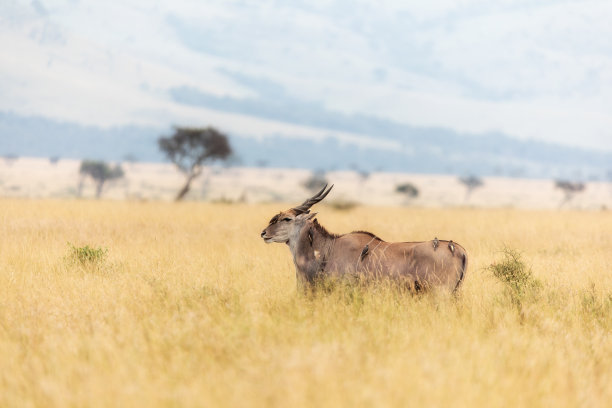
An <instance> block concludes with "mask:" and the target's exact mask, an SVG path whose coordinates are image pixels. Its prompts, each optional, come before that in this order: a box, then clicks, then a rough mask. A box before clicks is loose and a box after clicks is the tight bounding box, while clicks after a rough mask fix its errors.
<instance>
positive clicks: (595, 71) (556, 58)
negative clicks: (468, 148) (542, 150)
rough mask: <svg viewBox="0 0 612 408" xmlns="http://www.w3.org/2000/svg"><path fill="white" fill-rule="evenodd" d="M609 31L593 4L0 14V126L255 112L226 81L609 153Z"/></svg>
mask: <svg viewBox="0 0 612 408" xmlns="http://www.w3.org/2000/svg"><path fill="white" fill-rule="evenodd" d="M611 16H612V2H611V1H609V0H592V1H537V0H535V1H510V0H506V1H495V2H492V1H482V0H462V1H450V0H449V1H434V2H423V1H387V2H385V1H383V2H379V1H357V2H355V1H348V0H345V1H316V2H312V1H295V2H291V1H275V2H265V1H264V2H260V1H258V2H249V1H236V2H230V1H222V0H215V1H188V0H179V1H172V2H154V1H144V0H133V1H105V2H99V1H78V0H72V1H70V0H65V1H55V0H53V1H49V0H37V1H34V2H32V1H29V0H28V1H13V0H4V1H3V2H2V3H1V4H0V47H1V48H2V49H3V50H4V52H3V54H4V55H3V58H2V60H1V62H0V92H1V93H2V98H1V99H0V110H9V111H13V112H16V113H21V114H34V115H42V116H47V117H53V118H59V119H62V120H70V121H77V122H80V123H87V124H94V125H102V126H114V125H123V124H131V123H135V124H147V125H159V126H166V125H167V124H168V123H169V122H173V121H174V122H176V121H178V120H182V121H185V120H187V121H188V120H196V119H197V118H199V117H201V116H202V114H206V115H208V116H210V117H216V116H214V115H219V113H215V112H210V111H208V110H205V109H199V110H198V109H195V108H193V107H191V108H188V107H185V106H181V105H180V104H177V103H175V102H174V101H172V100H171V99H170V98H169V97H168V90H169V89H171V88H173V87H178V86H183V85H187V86H191V87H194V88H196V89H199V90H201V91H202V92H206V93H211V94H216V95H226V96H230V97H234V98H244V97H257V95H256V93H254V91H253V89H250V88H248V87H245V86H244V85H241V84H239V83H236V82H234V81H232V79H231V78H228V77H227V76H225V75H223V73H222V72H223V71H224V70H226V71H232V72H239V73H242V74H245V75H248V76H252V77H255V78H260V79H265V80H268V81H272V82H275V83H277V84H279V85H280V86H282V87H284V89H285V91H286V92H287V93H288V94H290V95H291V96H292V97H295V98H299V99H303V100H306V101H311V102H313V103H319V104H322V105H324V106H325V107H327V108H329V109H333V110H337V111H341V112H346V113H364V114H370V115H376V116H380V117H385V118H389V119H393V120H396V121H400V122H402V123H406V124H410V125H414V126H426V127H444V128H449V129H453V130H455V131H458V132H465V133H483V132H488V131H498V132H503V133H505V134H507V135H509V136H513V137H518V138H523V139H538V140H545V141H553V142H559V143H563V144H566V145H576V146H583V147H589V148H596V149H599V150H609V151H612V115H611V114H610V112H612V109H610V107H611V106H612V41H610V39H611V38H612V24H611V23H610V17H611ZM221 116H223V115H221ZM223 117H225V116H223ZM219 120H222V121H223V120H226V121H227V123H228V124H229V126H235V127H239V128H241V129H252V131H253V132H254V133H257V132H259V133H260V134H263V133H266V132H272V133H274V132H275V130H274V127H275V126H279V127H282V126H285V125H284V124H282V123H272V122H270V121H259V122H258V121H257V120H256V121H255V122H256V123H260V125H256V126H254V125H253V123H254V122H253V120H254V119H253V118H244V117H234V118H231V115H230V117H228V118H226V119H219ZM241 121H242V122H241ZM249 121H250V122H249ZM247 122H248V124H247ZM240 123H242V124H243V125H240ZM302 131H304V132H315V133H316V131H317V130H312V129H302ZM296 132H298V133H299V130H296Z"/></svg>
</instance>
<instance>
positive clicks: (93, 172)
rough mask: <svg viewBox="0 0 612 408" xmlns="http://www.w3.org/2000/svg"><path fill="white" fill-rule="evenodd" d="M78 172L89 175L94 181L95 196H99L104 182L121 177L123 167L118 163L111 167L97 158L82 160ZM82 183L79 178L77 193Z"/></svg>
mask: <svg viewBox="0 0 612 408" xmlns="http://www.w3.org/2000/svg"><path fill="white" fill-rule="evenodd" d="M79 173H81V175H82V176H83V177H85V176H89V177H91V178H92V179H93V181H94V182H95V183H96V198H100V196H101V195H102V189H103V188H104V183H106V182H107V181H109V180H114V179H118V178H121V177H123V175H124V173H123V169H122V168H121V166H120V165H118V164H117V165H115V166H114V167H111V166H109V165H108V164H107V163H106V162H103V161H98V160H83V161H82V162H81V168H80V169H79ZM82 183H83V180H82V179H81V182H80V184H79V195H80V191H81V188H82Z"/></svg>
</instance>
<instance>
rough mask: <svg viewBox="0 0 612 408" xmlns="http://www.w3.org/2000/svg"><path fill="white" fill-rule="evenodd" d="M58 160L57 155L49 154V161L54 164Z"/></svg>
mask: <svg viewBox="0 0 612 408" xmlns="http://www.w3.org/2000/svg"><path fill="white" fill-rule="evenodd" d="M59 160H60V157H59V156H51V157H49V163H51V164H53V165H56V164H57V163H58V162H59Z"/></svg>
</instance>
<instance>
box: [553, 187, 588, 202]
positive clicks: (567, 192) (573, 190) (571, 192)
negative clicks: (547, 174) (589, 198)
mask: <svg viewBox="0 0 612 408" xmlns="http://www.w3.org/2000/svg"><path fill="white" fill-rule="evenodd" d="M555 187H556V188H558V189H560V190H562V191H563V193H564V194H563V199H562V200H561V203H559V207H562V206H563V205H564V204H566V203H569V202H570V201H571V200H572V199H573V198H574V196H575V195H576V194H578V193H581V192H583V191H584V189H585V187H586V186H585V185H584V183H580V182H571V181H567V180H557V181H555Z"/></svg>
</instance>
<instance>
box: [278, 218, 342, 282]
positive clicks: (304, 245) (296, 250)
mask: <svg viewBox="0 0 612 408" xmlns="http://www.w3.org/2000/svg"><path fill="white" fill-rule="evenodd" d="M332 244H333V238H331V237H329V236H326V235H325V234H323V233H321V231H318V230H317V228H315V227H314V226H313V225H312V224H311V223H307V224H306V225H304V227H303V228H302V229H301V230H300V231H299V233H296V236H295V237H291V239H290V240H289V249H290V250H291V254H292V255H293V261H294V263H295V267H296V268H297V272H298V273H299V274H302V276H303V277H304V278H306V279H307V280H312V279H314V277H315V275H316V274H317V273H319V272H321V270H322V268H323V267H324V265H325V261H326V258H327V256H328V253H329V251H330V249H331V247H332Z"/></svg>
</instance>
